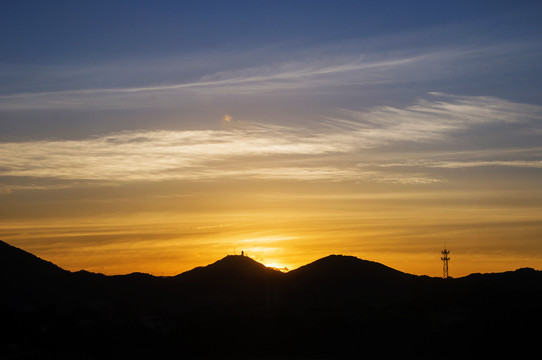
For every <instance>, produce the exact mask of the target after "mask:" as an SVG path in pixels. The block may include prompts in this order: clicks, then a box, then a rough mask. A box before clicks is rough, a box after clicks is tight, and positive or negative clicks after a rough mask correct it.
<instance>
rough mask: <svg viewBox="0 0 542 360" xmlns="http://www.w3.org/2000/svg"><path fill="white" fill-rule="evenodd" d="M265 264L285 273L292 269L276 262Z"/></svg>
mask: <svg viewBox="0 0 542 360" xmlns="http://www.w3.org/2000/svg"><path fill="white" fill-rule="evenodd" d="M264 265H265V266H266V267H268V268H270V269H273V270H278V271H280V272H283V273H287V272H288V271H290V269H288V267H287V266H284V265H282V264H279V263H275V262H271V263H264Z"/></svg>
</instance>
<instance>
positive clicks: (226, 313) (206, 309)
mask: <svg viewBox="0 0 542 360" xmlns="http://www.w3.org/2000/svg"><path fill="white" fill-rule="evenodd" d="M0 274H1V278H0V279H1V284H2V290H3V291H2V296H1V297H0V321H1V323H2V325H3V326H2V327H1V328H0V349H2V350H0V351H3V352H2V356H3V358H11V359H33V358H36V359H38V358H40V359H41V358H49V359H57V358H59V359H64V358H80V359H125V358H130V359H146V358H168V357H171V358H207V357H220V358H243V357H249V358H285V359H295V358H341V357H344V358H352V357H361V356H367V355H368V354H378V355H379V356H398V355H400V356H405V355H409V356H417V357H430V358H434V357H435V356H436V357H440V358H448V357H450V358H452V357H459V356H460V357H462V358H473V357H487V356H497V355H499V356H514V357H522V356H527V355H529V354H530V353H531V351H533V350H536V344H537V342H538V337H539V333H538V332H537V331H536V329H537V327H538V325H539V323H540V321H542V310H541V309H540V304H541V303H542V272H540V271H537V270H533V269H529V268H524V269H518V270H515V271H508V272H504V273H493V274H471V275H469V276H466V277H462V278H457V279H441V278H432V277H428V276H416V275H411V274H406V273H403V272H400V271H397V270H395V269H392V268H390V267H387V266H385V265H382V264H379V263H376V262H372V261H367V260H362V259H359V258H356V257H353V256H344V255H330V256H327V257H324V258H322V259H319V260H316V261H314V262H312V263H310V264H307V265H305V266H302V267H300V268H298V269H296V270H293V271H290V272H289V273H281V272H279V271H276V270H273V269H269V268H267V267H265V266H264V265H263V264H260V263H258V262H257V261H255V260H253V259H251V258H249V257H247V256H240V255H229V256H226V257H224V258H223V259H221V260H218V261H216V262H215V263H213V264H210V265H207V266H203V267H198V268H195V269H192V270H190V271H187V272H184V273H182V274H179V275H176V276H171V277H155V276H152V275H149V274H143V273H132V274H127V275H115V276H106V275H103V274H96V273H91V272H87V271H84V270H83V271H77V272H69V271H66V270H63V269H61V268H59V267H58V266H56V265H54V264H52V263H50V262H48V261H45V260H42V259H40V258H38V257H36V256H34V255H32V254H30V253H28V252H25V251H23V250H21V249H18V248H15V247H13V246H11V245H8V244H6V243H4V242H0ZM533 329H535V330H534V331H533ZM443 341H444V342H443ZM443 346H444V351H443ZM436 354H437V355H438V356H437V355H436Z"/></svg>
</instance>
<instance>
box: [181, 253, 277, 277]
mask: <svg viewBox="0 0 542 360" xmlns="http://www.w3.org/2000/svg"><path fill="white" fill-rule="evenodd" d="M280 275H282V273H281V272H280V271H278V270H274V269H271V268H268V267H266V266H265V265H263V264H261V263H259V262H257V261H256V260H254V259H252V258H250V257H248V256H245V255H227V256H225V257H224V258H222V259H220V260H218V261H216V262H214V263H212V264H210V265H207V266H200V267H197V268H195V269H192V270H189V271H187V272H184V273H182V274H179V275H177V277H178V278H199V279H201V280H207V279H219V280H220V281H226V280H245V281H246V280H255V279H257V278H266V277H274V276H280Z"/></svg>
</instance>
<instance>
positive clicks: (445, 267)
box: [441, 247, 450, 279]
mask: <svg viewBox="0 0 542 360" xmlns="http://www.w3.org/2000/svg"><path fill="white" fill-rule="evenodd" d="M441 253H442V255H443V256H442V257H441V260H442V261H443V262H444V264H443V266H442V277H443V278H444V279H447V278H448V260H450V257H449V256H448V254H449V253H450V251H449V250H446V247H445V248H444V250H442V251H441Z"/></svg>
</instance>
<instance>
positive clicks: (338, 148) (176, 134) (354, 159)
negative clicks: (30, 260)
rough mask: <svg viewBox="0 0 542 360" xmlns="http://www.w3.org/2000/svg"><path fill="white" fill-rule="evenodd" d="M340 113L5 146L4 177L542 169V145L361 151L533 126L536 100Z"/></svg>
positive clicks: (375, 177)
mask: <svg viewBox="0 0 542 360" xmlns="http://www.w3.org/2000/svg"><path fill="white" fill-rule="evenodd" d="M336 115H337V116H335V117H329V118H328V119H327V120H325V121H324V122H323V123H322V124H320V126H319V130H315V128H310V129H309V128H303V127H291V126H280V125H273V124H262V123H241V124H233V123H227V124H223V125H228V126H226V127H225V128H223V129H218V130H217V129H214V130H190V131H188V130H185V131H183V130H176V131H172V130H160V131H147V130H140V131H131V132H120V133H114V134H109V135H105V136H99V137H91V138H87V139H82V140H53V141H29V142H11V143H1V144H0V177H3V178H8V177H9V178H14V177H20V178H22V177H25V178H36V179H49V181H50V180H51V179H53V180H54V179H57V180H59V181H60V180H61V181H67V182H85V181H93V182H106V183H112V182H126V181H162V180H190V181H193V180H218V179H225V178H237V179H267V180H299V181H378V182H392V183H418V184H420V183H421V184H423V183H431V182H435V181H442V180H443V179H442V178H441V177H439V176H437V175H430V174H428V173H412V172H404V171H398V170H397V169H392V168H393V167H397V166H403V167H405V166H406V167H413V166H418V167H425V168H450V169H453V168H461V167H475V166H477V167H480V166H515V167H530V168H540V167H542V165H541V161H542V160H541V159H540V157H539V154H538V152H532V151H531V152H529V151H527V150H525V151H527V152H526V153H525V152H524V153H523V154H522V157H521V158H519V157H518V158H510V156H508V157H506V158H503V157H502V153H501V155H499V154H498V153H494V154H493V156H492V157H487V156H486V158H484V159H471V160H470V161H465V160H464V158H458V157H457V156H455V157H454V156H449V157H448V158H446V159H444V160H443V159H441V160H435V159H432V160H431V156H432V155H431V154H430V151H428V152H424V151H423V148H422V150H420V152H421V153H420V154H419V155H417V158H415V159H412V158H408V159H406V158H402V160H401V161H400V162H396V161H394V159H393V157H392V156H393V155H390V157H389V158H385V157H382V156H381V157H379V158H378V159H376V160H373V161H371V162H370V163H366V162H364V161H363V160H364V159H365V158H366V156H365V151H369V150H374V149H378V148H379V147H383V146H387V145H397V144H406V143H416V144H422V145H423V144H435V143H439V142H443V141H449V142H450V143H452V145H453V142H454V139H455V138H456V137H458V136H459V137H461V134H463V133H464V132H465V131H467V130H469V129H472V127H475V126H486V127H487V126H489V127H490V126H492V125H498V124H514V125H519V126H520V127H521V126H526V125H529V124H531V125H533V124H537V123H539V122H540V121H542V108H540V107H537V106H533V105H526V104H518V103H513V102H509V101H505V100H502V99H497V98H490V97H466V96H452V95H446V94H436V93H434V94H430V96H429V98H427V99H421V100H419V101H418V102H417V103H415V104H413V105H410V106H407V107H404V108H395V107H376V108H373V109H370V110H368V111H352V110H344V109H343V110H338V111H337V113H336ZM229 125H231V126H229ZM516 153H517V152H516ZM509 155H510V154H509ZM527 156H529V157H528V158H527ZM424 157H425V159H424ZM49 185H50V186H54V184H51V183H50V182H49ZM33 186H36V185H35V184H34V185H33Z"/></svg>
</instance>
